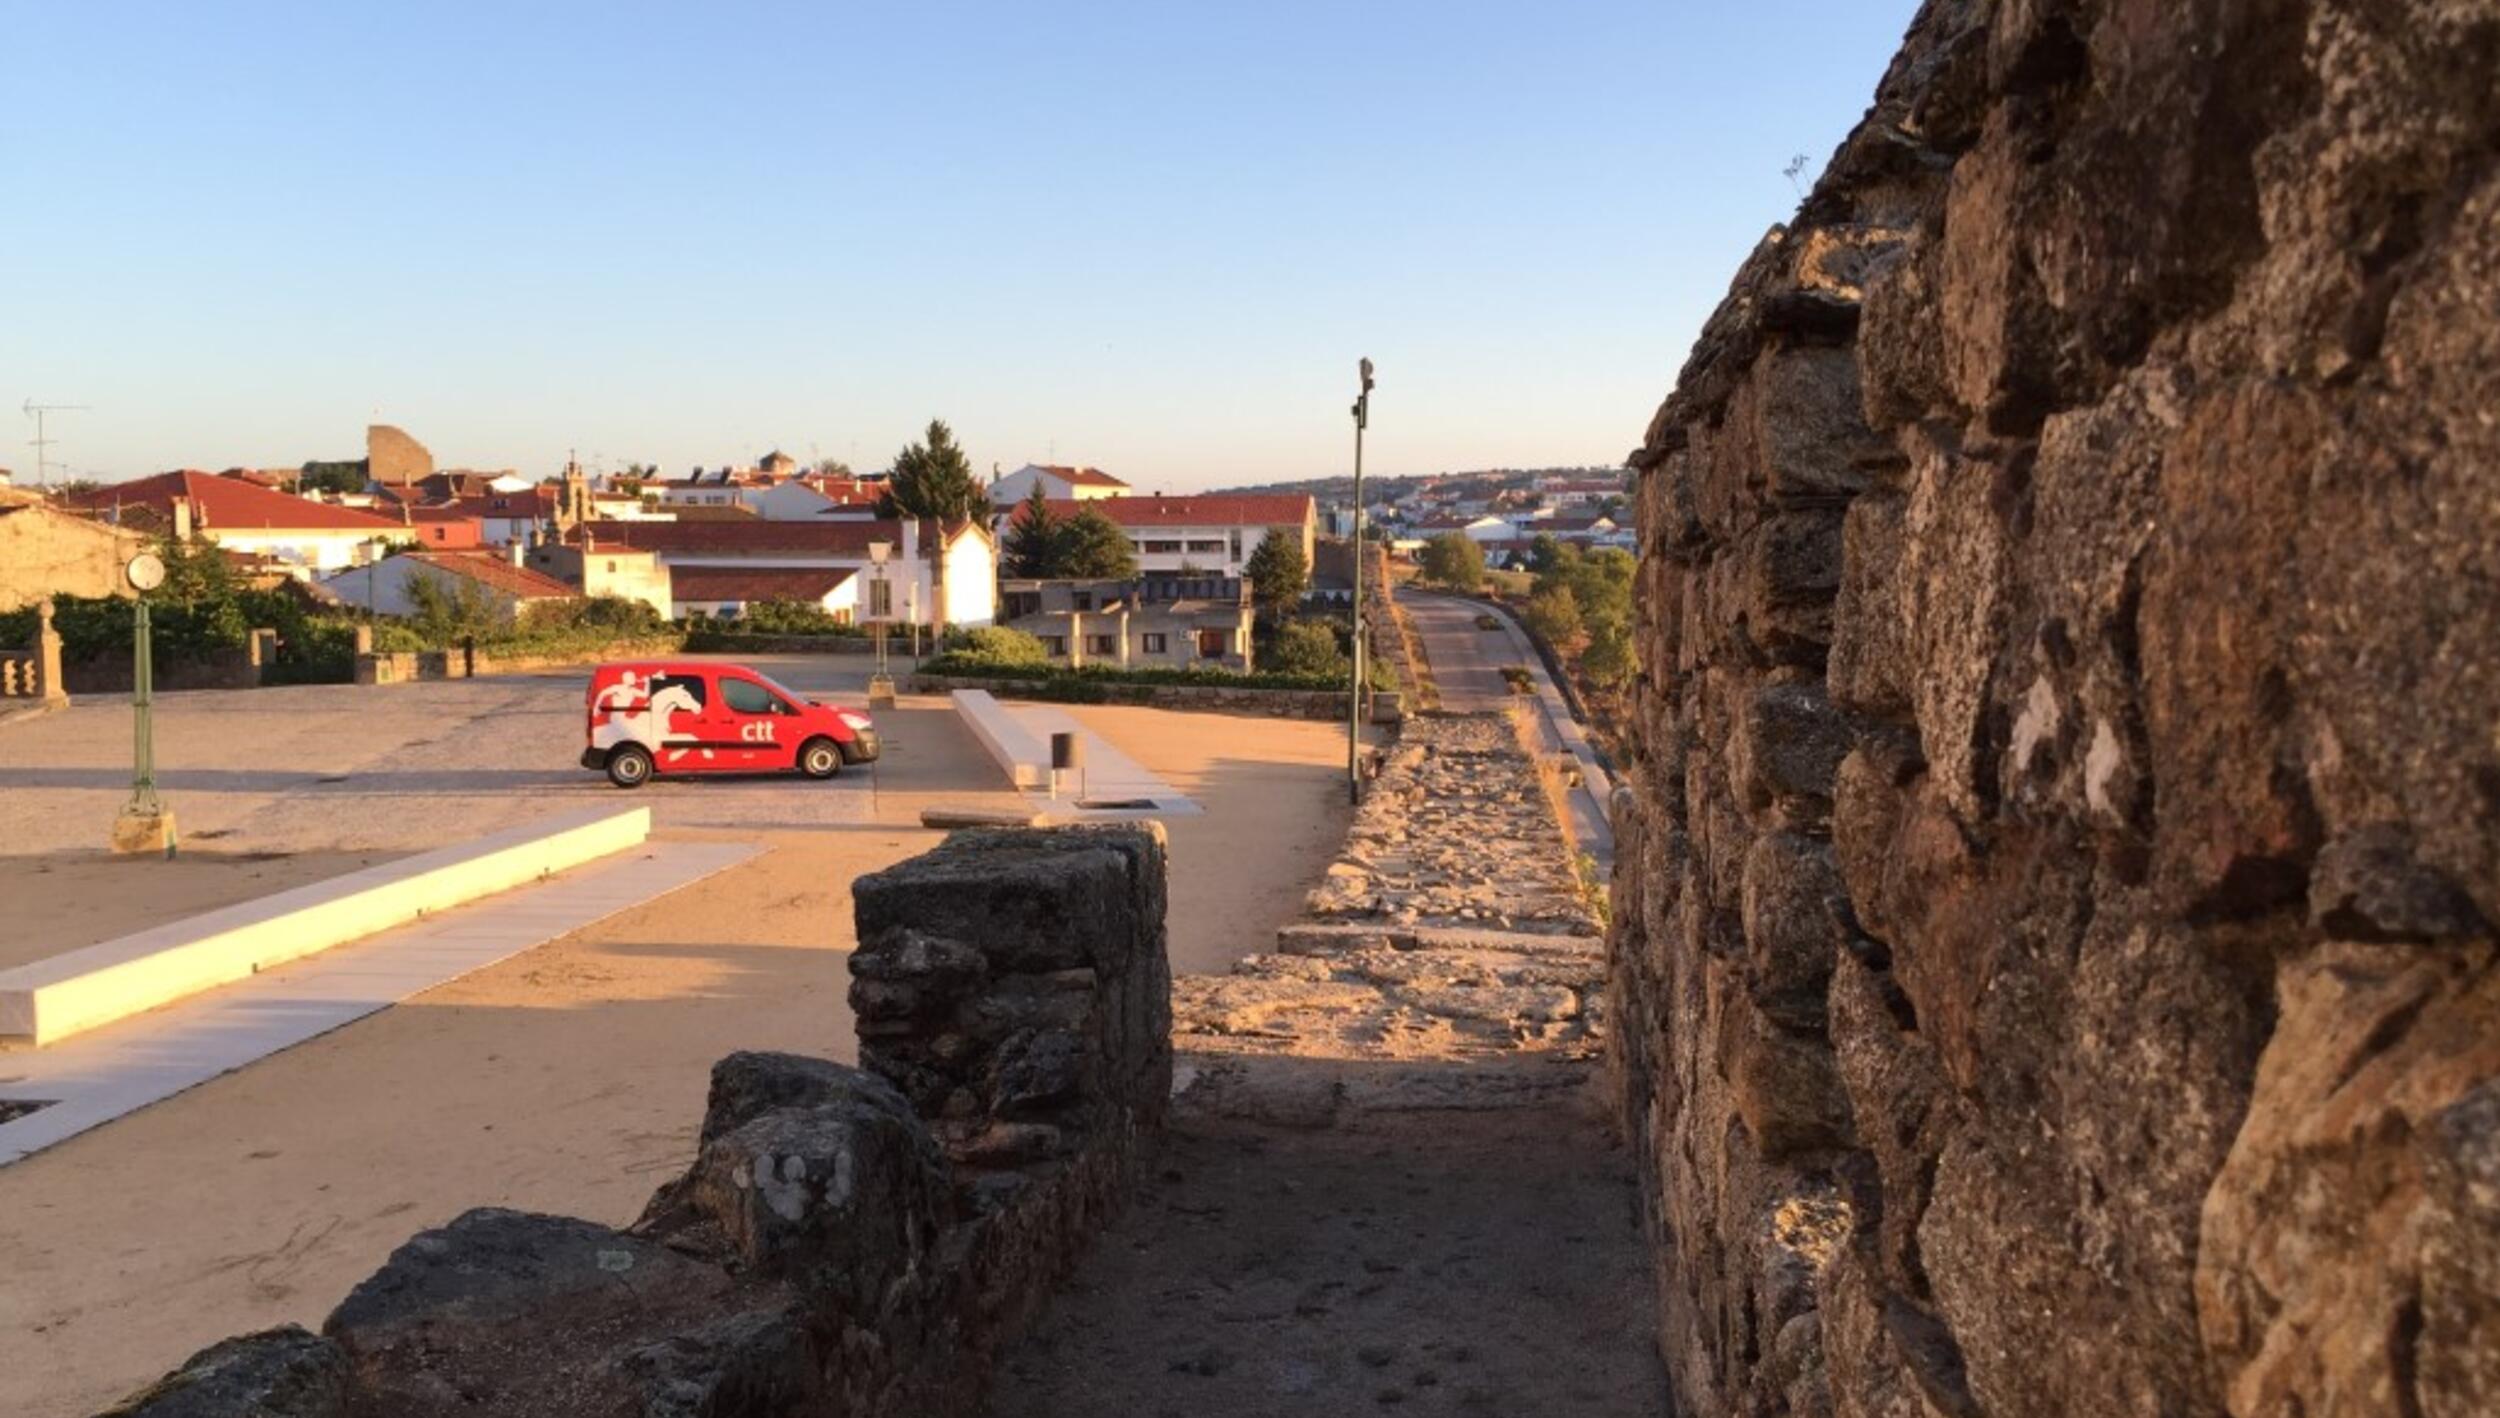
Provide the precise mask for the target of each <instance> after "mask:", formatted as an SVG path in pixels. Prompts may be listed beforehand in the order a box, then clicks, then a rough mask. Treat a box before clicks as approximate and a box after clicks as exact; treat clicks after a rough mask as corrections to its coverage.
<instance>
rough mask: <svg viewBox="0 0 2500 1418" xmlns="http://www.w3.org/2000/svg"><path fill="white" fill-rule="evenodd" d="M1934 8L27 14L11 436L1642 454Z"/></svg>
mask: <svg viewBox="0 0 2500 1418" xmlns="http://www.w3.org/2000/svg"><path fill="white" fill-rule="evenodd" d="M1914 8H1915V5H1914V3H1913V0H1754V3H1750V4H1746V5H1741V6H1728V5H1717V4H1704V3H1699V0H1624V3H1609V4H1595V3H1570V2H1569V0H1564V3H1551V2H1550V0H1549V2H1548V3H1525V0H1496V3H1481V4H1479V3H1460V2H1459V0H1433V3H1418V4H1409V3H1402V2H1401V3H1383V2H1382V0H1370V3H1340V4H1325V5H1322V4H1302V3H1292V2H1291V0H1261V3H1256V4H1249V3H1241V4H1232V5H1219V4H1213V3H1195V0H1185V2H1184V3H1174V0H1160V3H1153V4H1138V5H1125V4H1124V5H1108V4H1081V3H1080V4H1069V5H1036V4H1021V3H1019V4H996V5H964V4H946V3H904V4H880V5H873V6H871V5H858V4H832V3H818V4H790V5H753V4H728V3H723V4H718V5H714V4H702V5H688V4H682V3H679V4H669V5H626V4H613V5H611V4H601V5H588V4H540V3H506V4H500V5H492V6H489V5H465V4H422V5H409V4H392V5H382V4H364V3H356V4H295V5H276V4H253V3H219V4H213V5H205V4H199V3H196V0H189V3H179V4H145V5H140V4H115V3H107V0H95V2H94V3H53V4H22V5H15V6H10V7H7V9H6V14H7V16H8V29H7V36H8V39H7V44H8V49H9V53H10V59H9V61H8V64H7V69H8V72H9V77H8V80H7V94H8V97H7V99H6V101H5V104H4V105H0V191H5V192H6V194H7V214H6V216H5V217H4V218H0V272H5V273H6V278H5V280H0V399H4V400H5V402H6V405H7V409H6V421H5V425H0V426H5V427H6V428H8V429H11V430H14V431H13V432H12V433H11V434H10V435H9V436H8V437H6V438H5V439H0V465H5V466H9V467H13V468H16V469H17V470H18V471H19V472H20V474H21V476H23V475H25V474H26V473H28V472H30V471H31V469H32V467H33V451H32V450H31V449H29V448H27V447H26V446H25V444H24V441H23V440H25V439H26V438H30V437H32V436H33V431H34V430H33V424H32V421H31V420H29V419H26V418H25V417H23V416H22V415H21V414H20V413H19V412H18V407H17V406H18V405H19V404H20V402H21V401H23V400H26V399H29V398H31V399H34V400H36V401H37V402H59V403H79V404H91V405H94V406H95V407H94V410H93V411H92V412H87V413H77V414H70V415H66V416H63V417H61V418H60V419H58V420H57V421H56V423H55V428H54V432H55V434H56V435H57V436H58V437H59V438H60V439H61V440H62V442H61V443H60V445H59V448H58V452H57V456H58V457H59V458H60V459H61V460H62V461H63V462H65V463H66V464H68V465H69V466H70V468H71V469H72V470H73V472H75V473H77V474H81V475H88V476H101V477H108V478H111V477H128V476H135V475H138V474H142V473H147V472H153V471H157V470H160V469H162V468H167V467H178V466H186V465H188V466H203V467H209V468H216V467H222V466H226V465H229V464H235V463H243V464H250V465H256V466H288V465H293V464H296V463H300V462H302V461H304V460H305V459H307V458H315V457H320V458H346V457H357V456H360V455H361V453H362V447H363V430H364V425H365V424H366V423H367V422H369V421H372V420H376V419H378V420H380V421H383V422H392V423H398V424H400V425H402V426H403V427H405V428H407V429H408V430H409V431H410V432H412V433H414V434H415V435H417V436H418V437H419V438H421V439H424V440H425V441H427V442H428V443H429V444H431V445H432V447H433V449H434V451H435V454H436V456H437V459H438V460H439V461H442V462H443V463H445V464H447V465H468V466H480V467H504V466H515V467H519V468H521V469H523V470H525V471H528V472H533V473H545V472H550V471H553V470H554V469H555V468H556V467H557V466H560V464H561V462H562V460H563V458H564V455H565V450H566V449H567V448H569V447H579V448H580V449H581V451H582V454H583V456H584V458H585V459H588V458H589V457H590V456H592V455H593V454H594V453H596V454H598V455H600V456H602V457H603V458H604V459H605V460H606V461H607V462H608V464H609V465H611V466H621V465H622V464H623V463H624V462H626V461H627V460H649V461H657V462H659V463H660V464H661V465H662V466H664V467H665V468H667V469H669V470H670V471H672V472H675V471H678V470H681V469H683V468H684V467H685V466H687V465H689V464H693V463H697V462H700V463H703V464H706V465H717V464H719V463H722V462H724V461H728V460H732V459H737V460H742V461H743V460H745V459H747V458H751V457H753V456H755V455H757V454H760V453H762V452H763V451H764V450H765V449H767V448H770V447H774V446H779V447H782V448H785V449H788V450H790V451H791V452H793V453H795V454H798V455H800V456H802V457H805V456H808V455H809V454H810V453H811V452H813V453H817V454H821V455H823V456H830V457H839V458H843V459H845V460H847V461H850V462H852V463H853V464H854V465H855V466H857V467H859V468H861V469H862V470H868V469H873V468H880V467H883V466H885V464H886V462H887V460H888V459H890V458H891V457H892V455H893V453H894V451H895V449H896V448H898V447H899V446H901V444H902V443H903V442H904V441H906V440H907V439H908V438H910V437H912V436H914V434H915V433H916V431H917V430H918V429H919V427H920V426H921V425H922V424H923V423H925V422H926V420H927V419H928V418H929V417H930V416H931V415H932V414H936V415H942V416H943V417H945V418H947V419H948V420H949V421H951V422H952V423H953V424H954V425H955V428H956V430H957V433H958V435H959V436H960V437H961V439H962V440H963V442H964V444H965V445H966V447H967V448H968V449H969V451H970V452H971V454H972V456H973V458H974V460H975V462H976V464H977V465H978V466H980V467H982V468H984V469H986V468H987V467H988V466H989V464H990V463H992V462H997V463H1000V464H1003V465H1005V466H1006V467H1008V468H1013V467H1015V466H1017V465H1019V464H1021V463H1023V462H1025V461H1028V460H1037V459H1041V458H1043V457H1044V456H1045V455H1046V454H1049V453H1051V452H1053V451H1054V449H1055V452H1056V456H1057V458H1058V460H1059V461H1063V462H1066V461H1083V462H1089V463H1093V464H1097V465H1099V466H1102V467H1104V468H1107V469H1109V470H1111V471H1112V472H1114V473H1118V474H1120V475H1122V476H1125V477H1128V478H1129V479H1130V480H1131V481H1133V482H1137V483H1139V484H1141V485H1145V486H1152V487H1162V488H1170V489H1172V490H1175V491H1177V490H1182V489H1188V488H1202V487H1209V486H1216V485H1221V484H1226V483H1234V482H1242V481H1253V480H1263V479H1270V478H1291V477H1308V476H1317V475H1322V474H1326V473H1331V472H1338V471H1342V470H1343V469H1344V467H1345V464H1346V461H1347V456H1348V443H1349V440H1350V436H1351V435H1350V423H1349V420H1348V419H1347V417H1346V405H1347V404H1348V402H1350V400H1351V398H1352V393H1353V389H1352V384H1353V372H1354V362H1355V359H1356V358H1357V357H1358V356H1361V355H1366V354H1368V355H1370V356H1371V357H1372V358H1373V359H1374V360H1375V361H1377V362H1378V364H1379V366H1380V388H1379V391H1378V393H1377V394H1376V396H1375V404H1374V414H1373V430H1372V439H1371V443H1370V463H1369V466H1370V467H1371V468H1372V469H1373V470H1375V471H1379V472H1388V473H1397V472H1431V471H1435V470H1439V469H1445V468H1464V467H1481V466H1492V465H1540V466H1541V465H1546V464H1557V463H1577V462H1589V463H1613V462H1615V461H1617V460H1618V459H1620V458H1621V457H1622V456H1623V454H1624V452H1625V451H1626V450H1628V449H1629V448H1631V447H1632V446H1633V445H1634V444H1635V443H1636V442H1637V441H1638V439H1639V436H1640V434H1641V431H1642V429H1643V426H1644V425H1645V423H1646V422H1647V420H1648V418H1649V415H1650V412H1651V411H1652V409H1653V408H1654V407H1655V406H1656V404H1657V402H1658V400H1659V399H1660V398H1661V397H1662V396H1663V395H1664V394H1665V392H1666V390H1667V388H1668V386H1669V384H1670V382H1671V380H1672V378H1673V375H1674V372H1675V370H1676V368H1677V366H1678V365H1679V364H1680V363H1681V362H1682V360H1683V357H1684V354H1685V351H1686V349H1687V348H1688V346H1689V344H1690V342H1691V340H1692V337H1693V333H1694V331H1695V330H1696V329H1697V328H1698V327H1699V324H1700V321H1701V319H1702V317H1703V316H1704V315H1706V314H1707V313H1708V312H1709V310H1710V308H1711V307H1712V306H1713V305H1714V304H1716V302H1717V301H1718V299H1719V297H1720V295H1721V294H1722V293H1723V292H1724V291H1725V289H1726V285H1727V281H1728V278H1729V277H1730V275H1732V274H1733V272H1734V270H1735V267H1736V264H1737V262H1738V261H1739V260H1740V259H1741V258H1742V257H1743V255H1744V253H1745V252H1746V251H1747V250H1748V249H1749V248H1750V247H1751V246H1752V244H1753V242H1754V241H1755V240H1756V239H1757V238H1758V237H1759V236H1760V235H1761V233H1762V231H1763V229H1764V228H1765V227H1766V226H1768V225H1769V224H1771V223H1773V222H1775V221H1779V220H1781V219H1783V218H1785V217H1786V216H1787V215H1788V214H1789V212H1790V211H1791V210H1792V209H1793V208H1794V207H1795V204H1796V194H1795V192H1794V191H1793V190H1792V189H1791V188H1790V186H1789V183H1788V180H1787V179H1786V178H1784V177H1782V176H1781V168H1782V167H1783V166H1784V165H1785V164H1786V162H1787V161H1788V159H1789V157H1790V155H1791V154H1794V153H1805V154H1808V155H1809V156H1810V157H1811V159H1812V162H1813V164H1814V166H1815V167H1817V168H1819V167H1820V165H1821V164H1822V162H1823V161H1824V159H1826V158H1827V157H1828V156H1829V154H1830V152H1831V150H1832V148H1833V146H1834V145H1835V144H1836V143H1837V142H1838V141H1839V139H1840V138H1841V136H1842V135H1843V134H1844V133H1845V132H1846V131H1847V130H1848V128H1849V126H1850V125H1851V124H1852V123H1854V122H1855V121H1856V119H1857V118H1858V116H1859V115H1860V114H1861V113H1862V112H1863V111H1864V109H1865V106H1866V104H1867V101H1868V99H1869V97H1870V96H1871V94H1872V93H1873V90H1874V85H1875V82H1876V79H1877V78H1878V77H1879V76H1880V74H1881V73H1882V70H1883V66H1884V64H1885V62H1886V61H1887V59H1888V58H1889V57H1890V55H1891V53H1892V51H1893V49H1894V48H1895V46H1896V45H1897V44H1898V42H1899V39H1900V35H1901V31H1902V30H1903V28H1904V27H1905V26H1906V25H1907V23H1908V20H1909V17H1910V15H1911V13H1912V11H1913V10H1914Z"/></svg>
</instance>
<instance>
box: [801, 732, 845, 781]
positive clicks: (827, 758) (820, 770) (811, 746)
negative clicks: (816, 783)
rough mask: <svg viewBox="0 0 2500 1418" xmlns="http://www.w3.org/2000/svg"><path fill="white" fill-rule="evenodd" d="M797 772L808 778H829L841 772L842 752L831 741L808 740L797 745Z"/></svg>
mask: <svg viewBox="0 0 2500 1418" xmlns="http://www.w3.org/2000/svg"><path fill="white" fill-rule="evenodd" d="M799 771H800V772H801V773H804V774H806V775H807V776H808V777H810V778H830V777H832V776H833V775H834V774H836V773H839V772H841V771H842V750H841V749H839V748H836V747H834V743H833V740H831V739H809V740H808V741H807V742H805V743H803V744H800V745H799Z"/></svg>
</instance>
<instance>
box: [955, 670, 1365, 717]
mask: <svg viewBox="0 0 2500 1418" xmlns="http://www.w3.org/2000/svg"><path fill="white" fill-rule="evenodd" d="M1071 683H1073V684H1076V685H1079V686H1081V687H1082V688H1081V689H1080V691H1079V692H1081V693H1084V694H1086V695H1088V696H1098V697H1089V698H1087V699H1085V700H1083V701H1081V702H1084V703H1089V704H1090V703H1099V704H1143V705H1147V706H1150V707H1152V708H1156V709H1178V710H1182V711H1194V712H1197V713H1202V714H1263V715H1266V716H1267V717H1269V718H1274V719H1324V720H1335V721H1337V722H1340V723H1342V722H1344V720H1345V709H1346V697H1345V695H1344V694H1342V693H1332V692H1330V691H1328V690H1324V689H1252V688H1249V687H1247V686H1244V687H1243V688H1240V689H1233V688H1229V687H1227V686H1224V685H1214V684H1120V683H1118V682H1116V681H1108V680H1100V679H1086V680H1030V679H987V678H978V677H973V676H967V675H930V674H916V675H913V676H912V677H911V679H910V688H911V692H912V693H914V694H949V693H952V692H954V691H955V690H958V689H981V690H987V691H989V692H990V693H991V694H993V695H995V696H997V697H998V698H1000V699H1043V700H1051V701H1062V700H1064V699H1065V698H1066V696H1065V694H1064V693H1063V692H1062V686H1064V685H1067V684H1071ZM1405 702H1406V701H1405V698H1404V696H1403V695H1402V694H1399V693H1392V692H1389V691H1385V690H1383V691H1377V692H1375V693H1374V694H1373V695H1372V721H1373V722H1374V723H1391V724H1393V723H1396V722H1397V721H1398V720H1399V719H1400V718H1402V717H1404V714H1405Z"/></svg>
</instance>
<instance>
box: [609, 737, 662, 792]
mask: <svg viewBox="0 0 2500 1418" xmlns="http://www.w3.org/2000/svg"><path fill="white" fill-rule="evenodd" d="M608 781H609V782H611V783H614V784H615V785H616V786H618V787H620V788H639V787H641V786H642V785H643V784H645V783H648V782H650V781H651V751H650V750H649V749H646V748H643V747H642V746H641V745H639V744H630V743H629V744H626V745H624V746H623V747H621V748H618V749H615V750H614V751H612V752H610V753H609V754H608Z"/></svg>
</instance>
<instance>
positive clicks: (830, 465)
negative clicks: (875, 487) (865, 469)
mask: <svg viewBox="0 0 2500 1418" xmlns="http://www.w3.org/2000/svg"><path fill="white" fill-rule="evenodd" d="M810 471H812V472H815V473H818V474H821V475H822V476H825V477H828V478H847V477H849V476H851V465H850V464H848V463H845V462H843V461H842V460H841V459H839V458H819V459H817V460H816V466H815V467H814V468H813V469H811V470H810Z"/></svg>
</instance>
